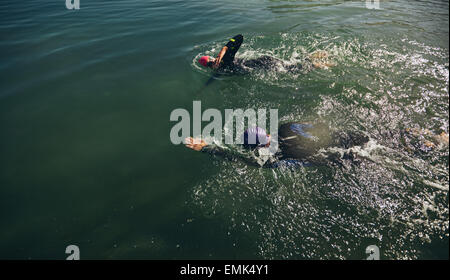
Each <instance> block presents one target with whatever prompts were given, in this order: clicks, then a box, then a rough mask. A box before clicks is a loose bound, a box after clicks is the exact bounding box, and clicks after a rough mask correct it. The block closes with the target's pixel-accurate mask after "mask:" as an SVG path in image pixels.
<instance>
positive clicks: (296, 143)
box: [202, 122, 369, 168]
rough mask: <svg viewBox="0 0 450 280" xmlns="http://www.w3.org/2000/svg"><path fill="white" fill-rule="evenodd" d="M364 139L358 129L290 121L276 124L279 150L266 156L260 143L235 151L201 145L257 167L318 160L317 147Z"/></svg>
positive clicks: (350, 156)
mask: <svg viewBox="0 0 450 280" xmlns="http://www.w3.org/2000/svg"><path fill="white" fill-rule="evenodd" d="M368 141H369V138H368V137H367V136H365V135H364V134H362V133H360V132H331V131H330V130H329V127H328V126H327V125H325V124H324V123H316V124H311V123H295V122H291V123H285V124H282V125H281V126H280V127H279V129H278V144H279V150H278V152H277V153H275V154H274V155H272V156H270V157H264V156H261V153H260V149H261V147H257V148H253V149H248V148H247V149H245V150H246V151H241V152H238V151H235V150H233V149H231V150H230V149H226V148H223V147H220V146H217V145H214V144H212V145H208V146H205V147H204V148H203V149H202V152H206V153H210V154H213V155H218V156H222V157H225V158H227V159H229V160H235V159H240V160H242V161H244V162H246V163H247V164H249V165H253V166H258V167H268V168H277V167H282V166H284V167H300V166H308V165H311V164H313V163H315V164H319V163H321V160H320V159H318V158H315V157H314V155H315V154H316V153H317V152H318V151H319V150H320V149H326V148H329V147H341V148H345V149H348V148H351V147H353V146H361V145H364V144H365V143H367V142H368ZM243 150H244V148H243ZM249 152H250V153H251V155H249ZM342 158H343V159H354V155H353V154H352V152H351V151H350V153H348V154H344V155H343V157H342Z"/></svg>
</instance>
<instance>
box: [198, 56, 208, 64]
mask: <svg viewBox="0 0 450 280" xmlns="http://www.w3.org/2000/svg"><path fill="white" fill-rule="evenodd" d="M208 60H209V56H207V55H205V56H202V57H200V59H199V60H198V63H200V64H201V65H203V66H205V67H206V66H208Z"/></svg>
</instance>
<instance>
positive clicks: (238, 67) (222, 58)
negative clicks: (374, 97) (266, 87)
mask: <svg viewBox="0 0 450 280" xmlns="http://www.w3.org/2000/svg"><path fill="white" fill-rule="evenodd" d="M243 41H244V37H243V36H242V35H241V34H239V35H236V36H234V37H233V38H231V39H230V40H229V41H228V43H227V44H226V45H225V46H224V47H223V48H222V50H221V51H220V52H219V54H218V55H217V57H216V58H214V57H211V56H202V57H201V58H200V59H199V60H198V62H199V63H200V64H201V65H203V66H205V67H210V68H213V69H216V70H220V71H232V72H240V73H245V72H248V70H250V69H264V70H270V69H274V68H275V67H276V66H281V67H282V68H283V69H285V70H286V71H288V72H291V73H297V72H299V71H300V70H302V69H303V68H305V66H304V65H302V64H295V65H291V64H288V63H286V62H284V61H282V60H280V59H278V58H275V57H271V56H267V55H264V56H261V57H258V58H255V59H248V60H244V59H240V58H235V55H236V53H237V51H238V50H239V48H240V47H241V45H242V42H243ZM327 56H328V54H327V53H326V52H324V51H317V52H315V53H313V54H312V55H310V56H309V57H308V58H307V59H306V60H305V62H306V63H309V64H310V65H311V66H312V67H313V68H325V67H331V66H334V64H332V63H329V62H325V61H322V59H324V58H326V57H327Z"/></svg>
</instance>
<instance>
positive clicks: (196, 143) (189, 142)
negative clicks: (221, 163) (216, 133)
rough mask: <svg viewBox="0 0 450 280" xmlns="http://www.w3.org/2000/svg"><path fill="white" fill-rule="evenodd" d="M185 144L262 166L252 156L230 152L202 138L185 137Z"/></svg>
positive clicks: (195, 149)
mask: <svg viewBox="0 0 450 280" xmlns="http://www.w3.org/2000/svg"><path fill="white" fill-rule="evenodd" d="M184 144H185V146H186V147H188V148H190V149H192V150H194V151H197V152H205V153H208V154H211V155H216V156H221V157H224V158H226V159H227V160H230V161H236V160H237V159H238V160H241V161H243V162H245V163H246V164H248V165H252V166H255V167H261V166H260V165H259V164H258V163H257V162H256V161H255V160H253V159H251V158H247V157H245V156H243V155H240V154H238V153H236V154H235V153H233V152H230V151H229V150H227V149H224V148H222V147H220V146H218V145H214V144H207V143H206V142H205V141H204V140H202V139H194V138H192V137H188V138H186V139H184Z"/></svg>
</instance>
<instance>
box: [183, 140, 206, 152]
mask: <svg viewBox="0 0 450 280" xmlns="http://www.w3.org/2000/svg"><path fill="white" fill-rule="evenodd" d="M184 145H185V146H186V147H188V148H190V149H192V150H194V151H197V152H200V151H201V150H202V149H203V147H205V146H208V144H206V142H205V141H204V140H202V139H201V138H196V139H194V138H192V137H187V138H186V139H184Z"/></svg>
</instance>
